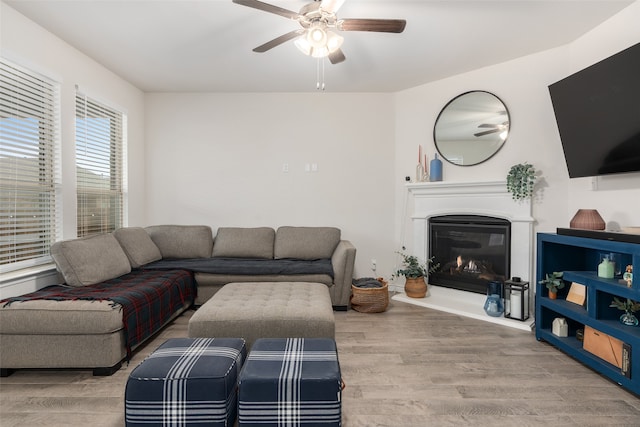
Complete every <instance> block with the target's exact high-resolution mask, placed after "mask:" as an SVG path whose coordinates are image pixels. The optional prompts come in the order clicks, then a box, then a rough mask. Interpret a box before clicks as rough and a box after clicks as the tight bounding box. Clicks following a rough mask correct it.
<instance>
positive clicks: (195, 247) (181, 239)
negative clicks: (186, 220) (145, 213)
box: [145, 225, 213, 258]
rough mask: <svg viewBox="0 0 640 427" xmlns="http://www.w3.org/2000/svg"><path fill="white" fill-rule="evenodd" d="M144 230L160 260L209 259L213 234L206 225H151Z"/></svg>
mask: <svg viewBox="0 0 640 427" xmlns="http://www.w3.org/2000/svg"><path fill="white" fill-rule="evenodd" d="M145 230H146V231H147V233H148V234H149V236H150V237H151V240H153V243H155V244H156V246H157V247H158V249H160V253H161V254H162V258H209V257H211V250H212V248H213V234H212V231H211V227H209V226H208V225H152V226H150V227H146V228H145Z"/></svg>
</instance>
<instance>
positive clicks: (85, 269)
mask: <svg viewBox="0 0 640 427" xmlns="http://www.w3.org/2000/svg"><path fill="white" fill-rule="evenodd" d="M51 256H52V257H53V260H54V261H55V263H56V265H57V266H58V270H59V271H60V273H62V276H63V277H64V280H65V282H66V283H67V285H69V286H85V285H93V284H94V283H100V282H103V281H105V280H109V279H115V278H116V277H120V276H122V275H124V274H127V273H130V272H131V264H130V263H129V259H128V258H127V255H126V254H125V253H124V250H123V249H122V247H121V246H120V244H119V243H118V240H116V238H115V237H114V236H113V234H98V235H96V236H89V237H83V238H80V239H74V240H64V241H61V242H56V243H54V244H53V245H51Z"/></svg>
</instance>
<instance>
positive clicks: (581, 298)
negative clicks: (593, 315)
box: [567, 282, 587, 306]
mask: <svg viewBox="0 0 640 427" xmlns="http://www.w3.org/2000/svg"><path fill="white" fill-rule="evenodd" d="M586 300H587V287H586V286H585V285H582V284H580V283H576V282H573V283H571V287H570V288H569V294H568V295H567V301H569V302H572V303H574V304H578V305H581V306H584V304H585V302H586Z"/></svg>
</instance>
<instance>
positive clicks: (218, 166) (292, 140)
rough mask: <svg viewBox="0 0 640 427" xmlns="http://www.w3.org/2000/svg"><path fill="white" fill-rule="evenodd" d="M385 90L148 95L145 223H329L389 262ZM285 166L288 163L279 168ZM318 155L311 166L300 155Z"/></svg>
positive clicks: (389, 142)
mask: <svg viewBox="0 0 640 427" xmlns="http://www.w3.org/2000/svg"><path fill="white" fill-rule="evenodd" d="M392 100H393V96H392V95H388V94H331V93H311V94H283V93H278V94H213V93H211V94H160V93H157V94H148V95H147V97H146V120H145V122H146V130H145V133H146V135H147V141H148V144H147V183H148V185H147V195H146V204H147V213H148V215H147V222H148V223H149V224H162V223H181V224H207V225H210V226H211V227H212V228H213V229H214V231H215V230H216V229H217V228H218V227H221V226H222V227H225V226H226V227H229V226H241V227H258V226H269V227H274V228H277V227H278V226H281V225H297V226H336V227H339V228H341V229H342V230H343V231H342V236H343V238H344V239H348V240H351V241H352V242H353V244H354V245H355V246H356V248H357V257H356V258H357V261H356V274H357V275H358V276H364V275H367V276H371V275H372V274H373V272H372V271H371V270H370V260H371V258H375V259H377V260H379V268H380V269H381V270H385V271H388V270H390V267H389V266H388V265H384V260H387V259H389V257H390V255H392V253H393V250H394V247H393V222H394V218H393V191H394V187H393V165H394V160H393V156H394V149H393V143H394V141H393V140H394V119H393V117H394V109H393V103H392ZM284 164H288V167H289V172H288V173H285V172H283V165H284ZM306 164H309V165H313V164H317V166H318V171H317V172H305V165H306Z"/></svg>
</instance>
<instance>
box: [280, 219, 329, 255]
mask: <svg viewBox="0 0 640 427" xmlns="http://www.w3.org/2000/svg"><path fill="white" fill-rule="evenodd" d="M338 243H340V229H339V228H335V227H280V228H278V231H277V232H276V242H275V245H274V257H275V258H276V259H280V258H297V259H327V258H331V255H333V251H335V249H336V247H337V246H338Z"/></svg>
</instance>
